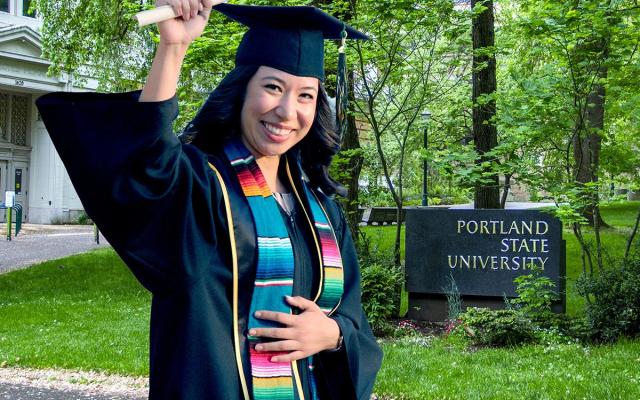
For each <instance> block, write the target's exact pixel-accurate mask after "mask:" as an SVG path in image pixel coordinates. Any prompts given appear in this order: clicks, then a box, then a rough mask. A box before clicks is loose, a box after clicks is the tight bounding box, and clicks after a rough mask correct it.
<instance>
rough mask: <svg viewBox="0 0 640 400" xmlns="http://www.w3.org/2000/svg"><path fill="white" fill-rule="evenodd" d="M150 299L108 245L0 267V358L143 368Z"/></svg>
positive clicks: (32, 363) (40, 364)
mask: <svg viewBox="0 0 640 400" xmlns="http://www.w3.org/2000/svg"><path fill="white" fill-rule="evenodd" d="M150 299H151V296H150V295H149V294H148V293H147V292H146V291H145V290H144V289H143V288H142V286H140V285H139V284H138V282H137V281H136V280H135V279H134V278H133V276H132V275H131V273H130V272H129V270H128V269H127V268H126V267H125V266H124V264H123V263H122V261H120V258H119V257H118V256H117V255H116V254H115V252H113V251H112V250H110V249H102V250H97V251H94V252H91V253H87V254H82V255H77V256H72V257H67V258H63V259H60V260H54V261H49V262H45V263H43V264H40V265H36V266H33V267H30V268H29V269H26V270H21V271H15V272H11V273H8V274H5V275H0V365H18V366H29V367H36V368H49V367H59V368H71V369H78V368H79V369H99V370H105V371H110V372H119V373H125V374H134V375H141V374H146V373H147V372H148V361H147V358H148V347H149V345H148V325H149V304H150Z"/></svg>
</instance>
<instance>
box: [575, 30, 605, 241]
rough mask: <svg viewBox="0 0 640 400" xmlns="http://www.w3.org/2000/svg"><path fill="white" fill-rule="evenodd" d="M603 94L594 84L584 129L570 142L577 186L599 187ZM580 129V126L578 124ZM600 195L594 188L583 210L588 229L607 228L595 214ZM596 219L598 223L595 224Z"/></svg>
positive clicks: (601, 73) (602, 76) (602, 73)
mask: <svg viewBox="0 0 640 400" xmlns="http://www.w3.org/2000/svg"><path fill="white" fill-rule="evenodd" d="M600 46H601V48H602V53H603V58H606V57H607V56H608V49H607V46H608V45H607V41H605V40H602V41H601V42H600ZM597 74H598V78H599V79H601V80H604V79H606V78H607V75H608V69H607V67H606V66H602V65H601V66H600V67H599V68H598V71H597ZM605 99H606V90H605V87H604V86H603V84H602V83H601V82H597V83H596V84H595V85H594V86H593V89H592V91H591V93H589V95H588V96H587V106H586V109H585V112H584V121H585V122H584V126H583V129H580V130H579V131H578V134H577V135H575V136H574V139H573V158H574V162H575V177H576V182H578V183H579V184H582V185H586V184H591V183H594V184H596V185H597V183H598V168H599V166H600V149H601V143H602V137H601V132H602V130H603V129H604V107H605ZM578 124H579V126H580V125H581V124H580V123H579V122H578ZM582 132H583V133H582ZM598 204H599V195H598V190H597V186H596V188H594V193H593V196H592V200H591V204H589V205H587V206H586V207H585V208H584V209H583V210H582V215H583V216H584V217H585V218H586V219H587V221H588V222H589V225H590V226H593V227H595V226H598V227H600V228H603V227H608V225H607V224H606V223H605V222H604V221H603V220H602V217H601V216H600V213H599V212H598V209H597V208H598V207H599V206H598ZM596 218H597V221H596Z"/></svg>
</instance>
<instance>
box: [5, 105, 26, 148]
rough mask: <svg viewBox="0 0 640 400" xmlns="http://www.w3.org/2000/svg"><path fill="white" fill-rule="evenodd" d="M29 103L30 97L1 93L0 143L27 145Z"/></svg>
mask: <svg viewBox="0 0 640 400" xmlns="http://www.w3.org/2000/svg"><path fill="white" fill-rule="evenodd" d="M29 103H30V98H29V96H28V95H21V94H9V93H0V142H11V143H13V144H15V145H17V146H26V145H27V137H28V136H29V135H28V133H29Z"/></svg>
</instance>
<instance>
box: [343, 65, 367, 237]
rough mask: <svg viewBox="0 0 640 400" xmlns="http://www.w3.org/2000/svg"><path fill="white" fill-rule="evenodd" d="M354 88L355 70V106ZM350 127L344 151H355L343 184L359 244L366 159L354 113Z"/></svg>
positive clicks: (350, 93) (350, 156) (350, 115)
mask: <svg viewBox="0 0 640 400" xmlns="http://www.w3.org/2000/svg"><path fill="white" fill-rule="evenodd" d="M353 94H354V88H353V70H350V71H349V103H350V104H353V102H354V101H355V98H354V95H353ZM347 118H348V121H349V126H348V127H347V131H346V134H345V136H344V137H343V138H342V150H353V151H351V152H350V153H348V154H349V161H348V164H347V170H348V171H349V173H350V174H349V179H348V181H347V182H343V184H345V185H346V187H347V189H348V191H349V192H348V194H347V198H346V201H345V211H346V214H347V221H348V222H349V227H350V228H351V235H352V236H353V240H354V242H355V243H356V244H357V243H358V241H359V240H360V221H361V219H362V218H361V216H360V199H359V193H360V185H359V181H360V172H361V171H362V164H363V163H364V157H363V156H362V151H361V150H362V148H361V147H360V138H359V137H358V126H357V125H356V117H355V114H354V113H353V112H350V113H349V116H348V117H347Z"/></svg>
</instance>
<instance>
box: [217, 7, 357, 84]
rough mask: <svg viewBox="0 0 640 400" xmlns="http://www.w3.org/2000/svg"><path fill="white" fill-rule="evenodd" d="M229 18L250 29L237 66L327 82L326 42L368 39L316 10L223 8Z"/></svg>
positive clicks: (241, 45)
mask: <svg viewBox="0 0 640 400" xmlns="http://www.w3.org/2000/svg"><path fill="white" fill-rule="evenodd" d="M214 9H215V10H217V11H219V12H221V13H222V14H224V15H226V16H227V17H229V18H231V19H233V20H235V21H237V22H239V23H241V24H243V25H246V26H248V27H249V30H248V31H247V33H245V35H244V37H243V38H242V42H241V43H240V46H239V47H238V50H237V52H236V65H264V66H268V67H272V68H276V69H279V70H281V71H285V72H288V73H290V74H293V75H297V76H308V77H315V78H318V79H320V80H321V81H322V80H324V40H325V39H342V38H344V37H345V33H346V37H348V38H349V39H368V37H367V36H366V35H365V34H363V33H361V32H359V31H357V30H356V29H354V28H352V27H350V26H348V25H347V24H345V23H344V22H342V21H340V20H339V19H337V18H334V17H332V16H331V15H329V14H327V13H325V12H323V11H321V10H319V9H317V8H315V7H303V6H300V7H273V6H247V5H233V4H226V3H223V4H219V5H217V6H215V7H214Z"/></svg>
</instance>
